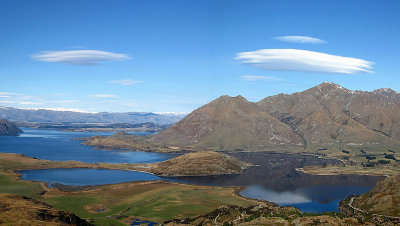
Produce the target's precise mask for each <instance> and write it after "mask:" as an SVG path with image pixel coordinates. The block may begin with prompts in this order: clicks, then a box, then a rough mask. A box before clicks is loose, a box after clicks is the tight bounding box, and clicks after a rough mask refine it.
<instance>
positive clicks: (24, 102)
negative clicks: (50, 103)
mask: <svg viewBox="0 0 400 226" xmlns="http://www.w3.org/2000/svg"><path fill="white" fill-rule="evenodd" d="M18 104H21V105H43V103H40V102H30V101H21V102H19V103H18Z"/></svg>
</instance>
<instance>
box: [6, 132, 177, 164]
mask: <svg viewBox="0 0 400 226" xmlns="http://www.w3.org/2000/svg"><path fill="white" fill-rule="evenodd" d="M23 131H24V133H23V134H21V135H20V136H0V152H5V153H17V154H24V155H27V156H30V157H36V158H39V159H47V160H53V161H67V160H76V161H82V162H86V163H95V162H108V163H151V162H160V161H164V160H167V159H170V158H172V157H175V156H176V154H165V153H149V152H140V151H126V150H118V149H116V150H112V151H108V150H101V149H96V148H94V147H90V146H84V145H81V143H82V141H79V140H72V138H80V137H88V136H98V135H111V133H83V132H82V133H80V132H62V131H56V130H40V129H28V128H23Z"/></svg>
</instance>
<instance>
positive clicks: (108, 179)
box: [19, 168, 160, 187]
mask: <svg viewBox="0 0 400 226" xmlns="http://www.w3.org/2000/svg"><path fill="white" fill-rule="evenodd" d="M19 173H21V174H22V176H21V179H23V180H32V181H42V182H46V183H48V185H49V186H50V187H51V186H52V185H54V184H63V185H69V186H86V185H101V184H117V183H123V182H127V181H149V180H159V179H160V177H158V176H155V175H153V174H149V173H142V172H135V171H127V170H107V169H80V168H78V169H42V170H21V171H19Z"/></svg>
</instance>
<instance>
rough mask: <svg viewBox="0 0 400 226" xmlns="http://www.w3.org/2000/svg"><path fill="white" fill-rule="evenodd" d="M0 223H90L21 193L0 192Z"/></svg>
mask: <svg viewBox="0 0 400 226" xmlns="http://www.w3.org/2000/svg"><path fill="white" fill-rule="evenodd" d="M0 224H5V225H91V224H89V223H87V222H86V221H85V220H83V219H81V218H79V217H77V216H75V215H74V214H72V213H68V212H64V211H59V210H56V209H54V208H53V207H51V206H49V205H47V204H46V203H43V202H40V201H37V200H35V199H31V198H28V197H24V196H21V195H11V194H0Z"/></svg>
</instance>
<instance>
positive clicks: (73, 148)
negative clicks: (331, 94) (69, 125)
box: [0, 129, 380, 212]
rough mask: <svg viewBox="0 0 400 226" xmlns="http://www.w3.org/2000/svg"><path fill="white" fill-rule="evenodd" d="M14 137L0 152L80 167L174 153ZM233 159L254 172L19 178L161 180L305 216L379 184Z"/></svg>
mask: <svg viewBox="0 0 400 226" xmlns="http://www.w3.org/2000/svg"><path fill="white" fill-rule="evenodd" d="M24 131H25V133H24V134H23V135H22V136H20V137H0V151H1V152H8V153H11V152H12V153H19V154H25V155H28V156H31V157H36V158H41V159H48V160H62V161H64V160H78V161H83V162H109V163H123V162H127V163H144V162H158V161H163V160H166V159H169V158H172V157H175V156H176V154H161V153H149V152H126V151H122V150H112V151H105V150H101V149H95V148H93V147H90V146H83V145H81V144H80V142H81V141H77V140H72V138H76V137H84V136H92V135H109V134H99V133H74V132H60V131H54V130H35V129H24ZM231 155H233V156H234V157H236V158H238V159H241V160H243V161H247V162H250V163H253V164H255V165H258V166H255V167H252V168H250V169H248V170H246V171H245V172H244V173H243V174H241V175H224V176H205V177H176V178H166V177H157V176H155V175H152V174H148V173H142V172H135V171H122V170H106V169H45V170H26V171H21V173H22V179H24V180H34V181H43V182H47V183H49V185H50V186H52V185H54V184H64V185H70V186H85V185H100V184H112V183H121V182H128V181H143V180H167V181H172V182H180V183H187V184H197V185H209V186H232V185H233V186H242V187H244V190H242V191H241V192H240V194H241V195H243V196H245V197H249V198H256V199H263V200H268V201H272V202H275V203H277V204H280V205H291V206H295V207H298V208H299V209H300V210H302V211H305V212H322V211H336V210H337V206H338V202H339V201H340V200H342V199H344V198H345V197H347V196H349V195H353V194H362V193H365V192H366V191H368V190H370V189H371V188H372V187H373V186H374V185H375V184H376V183H377V181H378V180H379V179H380V178H378V177H372V176H358V175H340V176H317V175H308V174H304V173H301V172H297V171H296V170H295V168H299V167H304V166H310V165H320V164H322V163H323V162H325V163H328V164H329V163H334V162H336V160H324V159H319V158H317V157H314V156H305V155H288V154H273V153H265V152H256V153H234V154H232V153H231Z"/></svg>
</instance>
